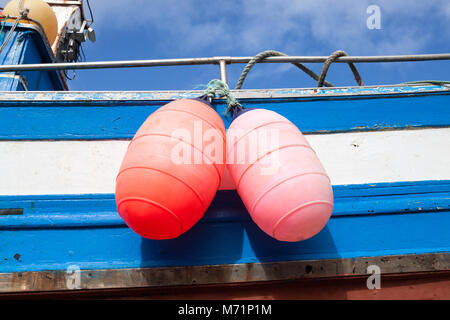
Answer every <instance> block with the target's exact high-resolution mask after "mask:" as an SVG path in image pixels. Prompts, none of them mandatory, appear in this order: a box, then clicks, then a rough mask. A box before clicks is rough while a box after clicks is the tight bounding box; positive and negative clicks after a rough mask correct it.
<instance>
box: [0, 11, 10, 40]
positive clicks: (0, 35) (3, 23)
mask: <svg viewBox="0 0 450 320" xmlns="http://www.w3.org/2000/svg"><path fill="white" fill-rule="evenodd" d="M8 19H9V14H7V15H6V16H5V20H3V21H2V27H1V29H0V38H1V40H2V41H3V29H4V28H5V24H6V21H8Z"/></svg>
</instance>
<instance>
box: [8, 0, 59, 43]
mask: <svg viewBox="0 0 450 320" xmlns="http://www.w3.org/2000/svg"><path fill="white" fill-rule="evenodd" d="M19 3H20V0H12V1H10V2H9V3H8V4H7V5H6V6H5V8H4V9H3V14H4V15H7V14H9V15H10V16H13V17H18V16H20V13H19ZM21 8H24V9H25V8H28V9H30V12H29V13H28V17H29V18H30V19H33V20H36V21H37V22H39V23H40V24H41V25H42V27H43V28H44V31H45V34H46V35H47V38H48V41H49V42H50V44H53V42H54V41H55V39H56V35H57V34H58V20H57V19H56V14H55V12H54V11H53V9H52V8H51V7H50V6H49V5H48V4H47V3H46V2H45V1H43V0H23V5H22V7H21Z"/></svg>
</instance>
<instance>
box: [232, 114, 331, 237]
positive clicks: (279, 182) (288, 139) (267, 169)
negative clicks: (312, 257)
mask: <svg viewBox="0 0 450 320" xmlns="http://www.w3.org/2000/svg"><path fill="white" fill-rule="evenodd" d="M227 157H228V159H227V167H228V170H229V171H230V174H231V176H232V178H233V181H234V182H235V184H236V189H237V192H238V193H239V195H240V197H241V199H242V201H243V202H244V204H245V206H246V208H247V210H248V212H249V213H250V215H251V217H252V219H253V221H254V222H255V223H256V224H257V225H258V226H259V227H260V228H261V229H262V230H263V231H264V232H266V233H267V234H269V235H270V236H272V237H274V238H275V239H278V240H281V241H290V242H293V241H301V240H305V239H308V238H310V237H312V236H314V235H316V234H317V233H318V232H319V231H320V230H322V228H323V227H324V226H325V225H326V223H327V221H328V220H329V218H330V216H331V213H332V211H333V191H332V188H331V184H330V179H329V178H328V176H327V174H326V172H325V169H324V168H323V166H322V164H321V163H320V160H319V159H318V157H317V155H316V153H315V152H314V150H313V149H312V148H311V146H310V145H309V143H308V141H307V140H306V139H305V137H304V136H303V134H302V133H301V132H300V130H299V129H298V128H297V127H296V126H295V125H294V124H293V123H292V122H290V121H289V120H288V119H286V118H284V117H283V116H281V115H279V114H277V113H276V112H273V111H269V110H263V109H254V110H245V112H244V113H241V114H240V115H239V116H237V118H235V120H234V121H233V122H232V123H231V125H230V128H229V130H228V133H227Z"/></svg>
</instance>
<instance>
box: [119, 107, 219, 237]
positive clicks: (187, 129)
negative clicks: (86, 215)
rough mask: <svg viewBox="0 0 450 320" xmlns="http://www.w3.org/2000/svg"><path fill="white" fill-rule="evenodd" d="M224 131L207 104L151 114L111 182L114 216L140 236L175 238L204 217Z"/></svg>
mask: <svg viewBox="0 0 450 320" xmlns="http://www.w3.org/2000/svg"><path fill="white" fill-rule="evenodd" d="M225 135H226V133H225V126H224V124H223V121H222V119H221V118H220V116H219V115H218V114H217V113H216V111H215V110H214V109H213V108H212V107H211V106H210V105H208V102H205V101H204V100H198V99H182V100H176V101H173V102H171V103H169V104H167V105H165V106H163V107H161V108H160V109H158V110H157V111H156V112H154V113H153V114H151V115H150V116H149V117H148V118H147V120H146V121H145V122H144V124H143V125H142V126H141V127H140V129H139V130H138V132H137V133H136V135H135V137H134V138H133V139H132V141H131V142H130V144H129V146H128V150H127V153H126V155H125V157H124V159H123V162H122V166H121V168H120V171H119V174H118V176H117V179H116V204H117V210H118V212H119V214H120V216H121V217H122V219H123V220H124V221H125V222H126V224H127V225H128V226H129V227H130V228H131V229H133V230H134V231H135V232H136V233H138V234H139V235H141V236H143V237H145V238H149V239H155V240H162V239H172V238H176V237H178V236H179V235H181V234H182V233H184V232H186V231H187V230H189V229H190V228H191V227H192V226H193V225H194V224H195V223H196V222H197V221H198V220H199V219H200V218H201V217H202V216H203V214H204V213H205V211H206V209H207V208H208V206H209V205H210V203H211V201H212V199H213V198H214V195H215V194H216V192H217V189H218V188H219V185H220V182H221V178H222V174H223V171H224V167H225V147H226V145H225Z"/></svg>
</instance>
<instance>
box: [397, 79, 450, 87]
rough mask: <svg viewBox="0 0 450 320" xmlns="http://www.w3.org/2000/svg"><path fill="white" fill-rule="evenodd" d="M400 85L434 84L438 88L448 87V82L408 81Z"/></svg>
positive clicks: (449, 82)
mask: <svg viewBox="0 0 450 320" xmlns="http://www.w3.org/2000/svg"><path fill="white" fill-rule="evenodd" d="M401 84H435V85H438V86H442V85H444V86H445V85H449V84H450V81H442V80H420V81H410V82H402V83H401Z"/></svg>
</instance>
